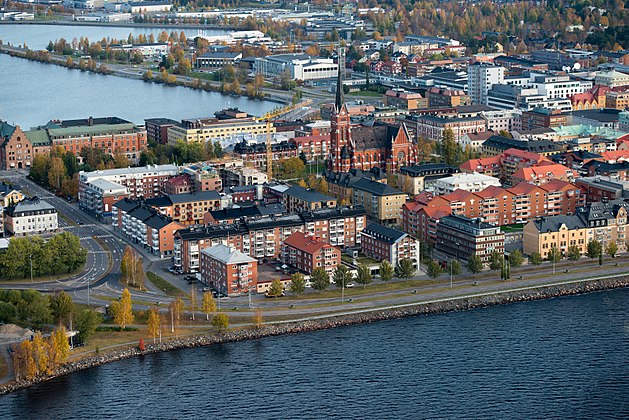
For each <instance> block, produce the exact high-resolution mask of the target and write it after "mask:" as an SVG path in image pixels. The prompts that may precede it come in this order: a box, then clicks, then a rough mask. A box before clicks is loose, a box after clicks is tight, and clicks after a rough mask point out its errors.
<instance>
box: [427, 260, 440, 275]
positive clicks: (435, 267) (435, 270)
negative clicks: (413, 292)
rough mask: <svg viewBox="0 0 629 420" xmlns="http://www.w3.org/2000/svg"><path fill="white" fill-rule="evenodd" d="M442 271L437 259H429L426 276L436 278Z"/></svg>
mask: <svg viewBox="0 0 629 420" xmlns="http://www.w3.org/2000/svg"><path fill="white" fill-rule="evenodd" d="M442 273H443V269H442V268H441V266H440V265H439V263H438V262H437V261H434V260H431V261H430V262H429V263H428V265H427V266H426V274H428V277H430V278H433V279H436V278H437V277H439V276H440V275H441V274H442Z"/></svg>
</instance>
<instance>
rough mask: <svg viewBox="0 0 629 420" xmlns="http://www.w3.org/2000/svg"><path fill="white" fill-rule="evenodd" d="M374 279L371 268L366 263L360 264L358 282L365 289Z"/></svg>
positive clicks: (357, 274) (357, 275)
mask: <svg viewBox="0 0 629 420" xmlns="http://www.w3.org/2000/svg"><path fill="white" fill-rule="evenodd" d="M372 281H373V277H372V276H371V269H370V268H369V267H367V265H365V264H360V265H359V266H358V272H357V273H356V283H358V284H362V285H363V289H364V288H366V287H367V285H368V284H371V282H372Z"/></svg>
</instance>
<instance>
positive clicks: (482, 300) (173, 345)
mask: <svg viewBox="0 0 629 420" xmlns="http://www.w3.org/2000/svg"><path fill="white" fill-rule="evenodd" d="M628 286H629V275H628V276H619V277H612V278H605V279H595V280H583V281H578V282H573V283H567V284H557V285H551V286H539V287H529V288H525V289H521V290H515V291H505V292H493V293H488V294H478V295H474V296H469V297H461V298H452V299H446V300H442V301H434V302H428V303H417V304H408V305H401V306H398V307H390V308H384V309H378V308H375V309H373V310H363V311H361V312H358V313H347V314H343V315H330V316H325V317H323V316H321V317H317V318H315V319H303V320H296V321H287V322H278V323H274V324H267V325H264V326H262V327H261V328H246V329H238V330H233V331H226V332H223V333H217V334H203V335H196V336H192V337H185V338H179V339H174V340H169V341H166V342H162V343H156V344H147V345H146V349H145V350H144V351H140V350H139V349H138V348H136V347H134V348H123V349H120V350H114V351H111V352H108V353H106V354H102V355H101V354H99V355H94V356H89V357H86V358H84V359H81V360H79V361H73V362H69V363H67V364H65V365H63V366H61V367H60V368H59V369H57V371H56V372H55V373H54V374H52V375H49V376H46V377H38V378H34V379H32V380H29V381H13V382H10V383H7V384H5V385H2V386H0V395H3V394H7V393H10V392H13V391H16V390H18V389H23V388H27V387H29V386H31V385H34V384H36V383H40V382H45V381H47V380H50V379H52V378H55V377H59V376H63V375H67V374H69V373H72V372H77V371H80V370H83V369H88V368H91V367H95V366H101V365H104V364H106V363H111V362H115V361H118V360H122V359H127V358H130V357H133V356H139V355H143V354H151V353H157V352H162V351H169V350H176V349H182V348H192V347H200V346H209V345H212V344H218V343H228V342H236V341H243V340H253V339H258V338H263V337H272V336H277V335H282V334H294V333H301V332H308V331H318V330H325V329H328V328H337V327H343V326H349V325H357V324H365V323H369V322H375V321H383V320H388V319H396V318H405V317H410V316H417V315H429V314H437V313H444V312H455V311H465V310H469V309H476V308H483V307H488V306H494V305H503V304H509V303H516V302H526V301H533V300H541V299H551V298H555V297H560V296H569V295H578V294H583V293H590V292H596V291H602V290H612V289H619V288H624V287H628Z"/></svg>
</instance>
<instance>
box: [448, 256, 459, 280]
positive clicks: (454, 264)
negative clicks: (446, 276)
mask: <svg viewBox="0 0 629 420" xmlns="http://www.w3.org/2000/svg"><path fill="white" fill-rule="evenodd" d="M448 266H449V267H448V268H449V270H448V271H450V272H451V273H452V275H453V276H458V275H459V274H461V263H460V262H459V260H451V261H450V264H448Z"/></svg>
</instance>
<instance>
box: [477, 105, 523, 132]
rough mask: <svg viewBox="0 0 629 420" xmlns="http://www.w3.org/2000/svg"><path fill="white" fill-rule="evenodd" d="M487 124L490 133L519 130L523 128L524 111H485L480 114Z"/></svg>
mask: <svg viewBox="0 0 629 420" xmlns="http://www.w3.org/2000/svg"><path fill="white" fill-rule="evenodd" d="M480 116H481V118H483V119H484V120H485V122H486V124H487V130H488V131H495V132H496V133H497V132H499V131H500V130H506V131H511V130H519V129H520V128H521V127H522V111H519V110H515V109H508V110H499V111H483V112H481V113H480Z"/></svg>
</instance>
